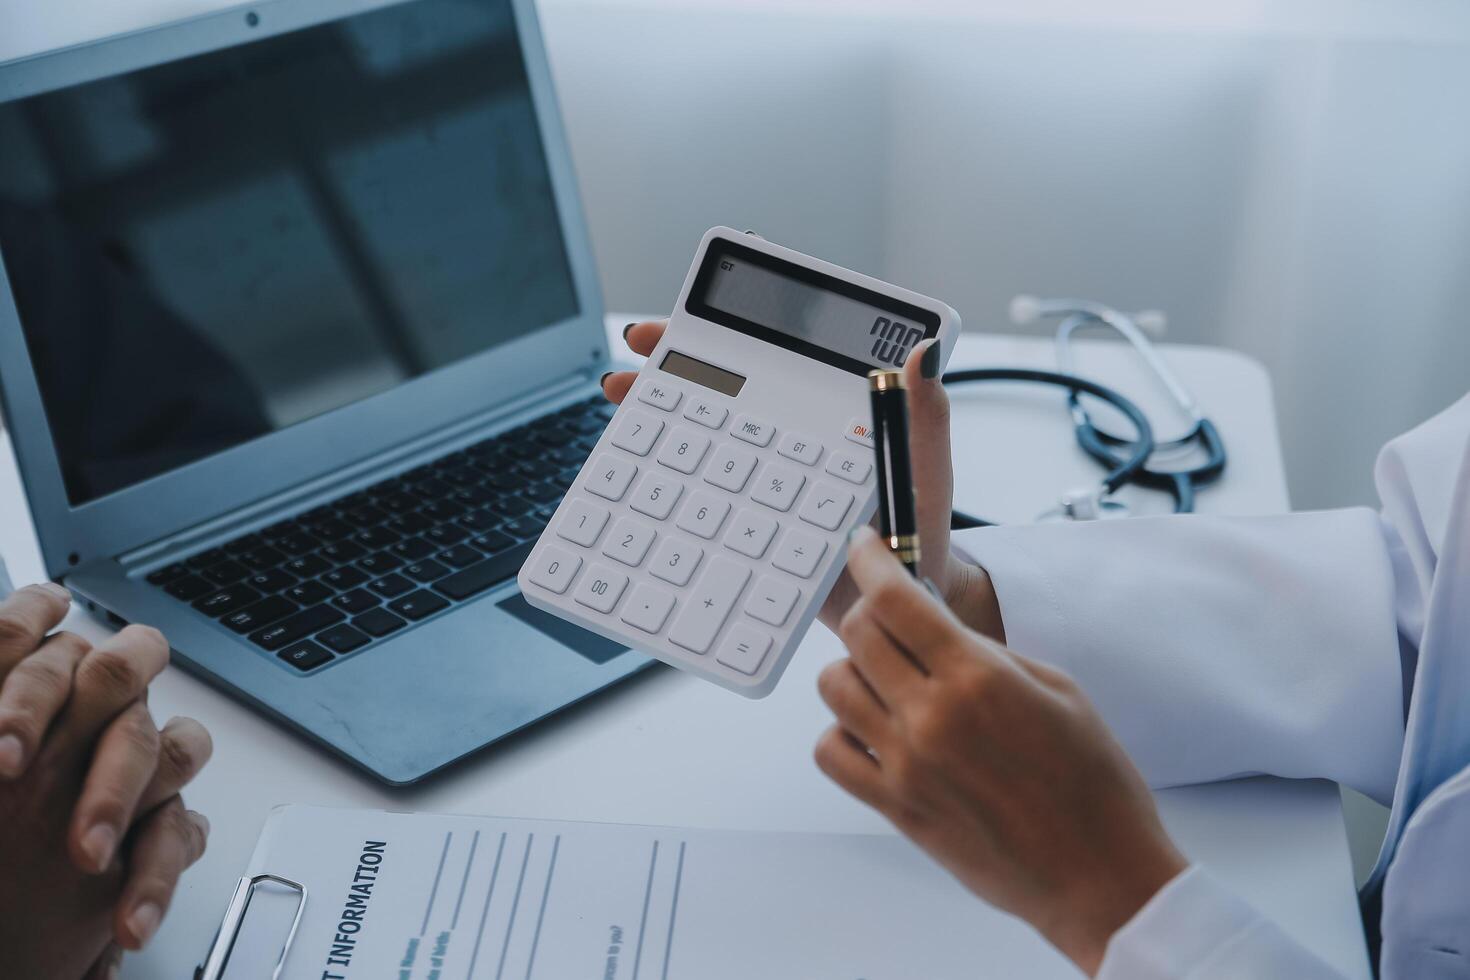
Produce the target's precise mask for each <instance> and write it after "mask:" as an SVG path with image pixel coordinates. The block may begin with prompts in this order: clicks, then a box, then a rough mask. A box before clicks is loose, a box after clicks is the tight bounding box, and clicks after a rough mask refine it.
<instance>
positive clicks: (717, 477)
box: [704, 442, 756, 493]
mask: <svg viewBox="0 0 1470 980" xmlns="http://www.w3.org/2000/svg"><path fill="white" fill-rule="evenodd" d="M755 463H756V455H755V453H753V452H750V451H749V450H746V449H741V448H740V447H738V446H736V445H735V444H734V443H729V442H726V443H722V444H721V445H720V447H719V448H718V449H716V450H715V454H714V456H712V457H711V458H710V461H709V465H708V466H706V467H705V468H704V480H705V482H706V483H713V484H714V485H715V486H717V487H719V488H721V489H722V490H729V491H730V492H731V493H739V492H740V491H742V490H744V489H745V483H746V481H747V480H749V479H750V474H751V473H753V472H754V471H755Z"/></svg>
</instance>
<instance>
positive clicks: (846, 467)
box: [827, 453, 873, 483]
mask: <svg viewBox="0 0 1470 980" xmlns="http://www.w3.org/2000/svg"><path fill="white" fill-rule="evenodd" d="M872 471H873V457H872V456H871V455H869V456H866V457H864V456H849V455H848V454H847V453H833V454H832V455H831V456H828V457H827V472H828V473H831V474H832V475H833V476H839V477H841V478H842V479H844V480H846V481H847V482H849V483H862V482H863V481H864V480H866V479H867V478H868V474H869V473H871V472H872Z"/></svg>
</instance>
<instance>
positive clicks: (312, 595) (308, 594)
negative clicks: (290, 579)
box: [283, 582, 332, 606]
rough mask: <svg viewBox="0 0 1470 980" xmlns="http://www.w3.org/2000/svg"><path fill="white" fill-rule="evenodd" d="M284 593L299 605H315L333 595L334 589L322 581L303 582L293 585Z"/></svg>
mask: <svg viewBox="0 0 1470 980" xmlns="http://www.w3.org/2000/svg"><path fill="white" fill-rule="evenodd" d="M283 595H285V597H286V598H287V599H290V600H291V601H292V602H294V603H296V604H297V605H298V606H314V605H316V604H317V603H318V602H325V601H326V600H327V599H330V598H331V597H332V590H331V589H329V588H327V587H326V586H325V585H323V584H322V583H320V582H302V583H301V584H300V585H293V586H291V588H289V589H287V590H286V591H285V592H284V593H283Z"/></svg>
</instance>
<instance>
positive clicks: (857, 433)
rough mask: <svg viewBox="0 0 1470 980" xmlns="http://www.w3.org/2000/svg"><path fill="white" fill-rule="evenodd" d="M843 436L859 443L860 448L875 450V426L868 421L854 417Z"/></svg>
mask: <svg viewBox="0 0 1470 980" xmlns="http://www.w3.org/2000/svg"><path fill="white" fill-rule="evenodd" d="M842 434H843V435H845V436H847V438H849V439H851V440H852V441H853V442H855V443H857V444H858V445H859V446H867V447H868V448H869V449H872V448H873V426H872V425H871V424H870V423H869V422H868V421H867V420H866V419H860V418H857V417H856V416H854V417H853V418H852V419H851V420H849V421H848V423H847V428H846V429H845V430H844V431H843V433H842Z"/></svg>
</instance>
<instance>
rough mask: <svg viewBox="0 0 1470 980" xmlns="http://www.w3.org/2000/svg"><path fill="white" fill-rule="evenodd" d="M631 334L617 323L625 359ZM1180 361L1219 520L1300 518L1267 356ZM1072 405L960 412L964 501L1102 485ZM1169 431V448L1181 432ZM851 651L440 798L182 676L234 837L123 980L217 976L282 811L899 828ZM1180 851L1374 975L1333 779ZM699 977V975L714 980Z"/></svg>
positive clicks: (1025, 392) (557, 729) (1040, 961)
mask: <svg viewBox="0 0 1470 980" xmlns="http://www.w3.org/2000/svg"><path fill="white" fill-rule="evenodd" d="M625 321H626V318H609V333H610V336H611V337H612V338H613V342H614V344H615V349H621V340H620V338H619V337H618V336H617V329H616V328H617V327H620V326H621V324H622V323H623V322H625ZM1166 356H1167V357H1168V359H1169V361H1170V363H1171V364H1173V365H1174V367H1175V369H1176V370H1177V372H1178V373H1179V375H1180V376H1181V378H1182V379H1183V381H1184V383H1185V384H1186V385H1187V386H1189V387H1190V388H1192V389H1193V390H1194V392H1195V394H1196V397H1197V398H1198V400H1199V402H1200V403H1201V404H1202V405H1203V406H1204V407H1205V409H1206V410H1207V411H1208V412H1209V413H1210V414H1211V416H1212V417H1213V418H1214V419H1215V420H1216V423H1217V425H1218V426H1219V429H1220V431H1221V434H1222V435H1223V437H1224V438H1225V440H1226V442H1227V445H1228V447H1229V449H1230V451H1231V454H1232V455H1231V460H1230V466H1229V468H1228V470H1227V472H1226V474H1225V476H1224V478H1223V479H1222V480H1221V482H1220V483H1218V484H1217V485H1215V486H1214V487H1212V488H1210V489H1209V490H1207V491H1205V492H1203V494H1202V495H1201V497H1200V500H1199V508H1198V509H1199V510H1201V511H1204V512H1213V513H1234V514H1245V513H1269V512H1278V511H1282V510H1284V509H1286V506H1287V498H1286V487H1285V480H1284V477H1283V473H1282V466H1281V454H1280V448H1279V445H1278V442H1277V438H1276V426H1275V416H1274V411H1273V408H1272V402H1271V391H1270V384H1269V381H1268V380H1267V378H1266V376H1265V373H1264V372H1263V371H1262V370H1261V369H1260V367H1259V366H1258V365H1256V364H1255V363H1254V362H1252V361H1250V360H1248V359H1246V358H1244V357H1241V356H1240V355H1237V354H1234V353H1231V352H1227V351H1222V350H1215V349H1207V348H1190V347H1179V346H1169V347H1166ZM1023 364H1024V365H1033V366H1042V367H1050V366H1052V363H1051V348H1050V345H1049V343H1046V342H1044V341H1040V340H1031V339H1019V338H996V337H982V336H978V335H967V336H965V337H964V338H963V339H962V340H961V341H960V345H959V347H958V349H957V352H956V354H955V358H954V361H953V364H952V366H956V367H958V366H994V365H1023ZM1079 369H1080V370H1082V371H1083V372H1085V373H1088V374H1090V375H1091V376H1093V377H1096V378H1098V379H1100V380H1104V381H1106V382H1108V383H1111V384H1114V385H1117V386H1119V387H1121V388H1122V389H1123V390H1124V391H1125V392H1127V393H1128V394H1129V395H1130V396H1131V397H1133V398H1134V399H1135V400H1136V401H1138V402H1139V403H1140V404H1141V405H1143V407H1144V408H1145V410H1146V411H1148V412H1149V413H1150V415H1151V417H1152V418H1154V419H1156V420H1157V421H1156V423H1155V424H1156V425H1157V426H1158V427H1159V428H1160V429H1164V428H1166V427H1167V422H1166V420H1167V419H1169V418H1170V417H1171V416H1170V415H1169V412H1168V405H1167V402H1166V401H1165V400H1164V399H1163V398H1162V397H1161V395H1160V393H1159V392H1158V391H1156V390H1155V389H1154V387H1153V386H1152V385H1150V384H1149V383H1148V379H1147V378H1146V377H1145V376H1143V375H1142V374H1141V373H1140V371H1139V369H1138V368H1137V366H1136V365H1135V364H1134V363H1133V362H1132V361H1131V360H1130V359H1129V358H1127V357H1126V356H1124V353H1123V352H1122V351H1121V350H1119V349H1117V348H1115V347H1113V346H1111V345H1107V344H1097V345H1089V346H1086V347H1084V348H1083V349H1082V352H1081V357H1080V363H1079ZM1060 401H1061V396H1060V394H1059V393H1054V392H1050V391H1040V392H1038V391H1034V390H1032V389H1030V388H1010V387H1009V386H1008V387H1007V390H998V389H996V388H995V387H993V386H986V387H985V388H983V389H981V388H974V389H971V390H970V391H963V392H957V393H956V395H955V398H954V406H955V410H954V430H955V444H956V466H955V470H956V486H957V488H958V492H957V494H956V499H957V504H958V506H960V507H962V508H966V509H969V510H971V511H972V512H976V513H980V514H983V515H985V516H987V517H990V518H993V519H997V520H1004V521H1017V520H1028V519H1030V518H1032V517H1033V516H1034V515H1035V514H1036V513H1038V512H1039V511H1040V510H1042V509H1044V508H1045V507H1046V506H1049V504H1050V503H1051V502H1052V501H1053V500H1054V499H1055V497H1056V496H1057V493H1058V492H1059V491H1060V490H1062V489H1064V488H1066V487H1069V486H1076V485H1085V484H1087V483H1090V482H1093V481H1095V480H1096V477H1097V472H1098V471H1097V469H1096V468H1095V467H1094V466H1093V465H1092V464H1091V463H1090V462H1088V461H1086V460H1085V459H1084V458H1083V457H1082V456H1081V454H1080V452H1079V451H1078V450H1077V449H1076V448H1075V446H1073V445H1072V444H1071V442H1070V439H1071V431H1070V428H1069V426H1068V423H1067V416H1066V414H1065V412H1064V411H1063V409H1062V407H1061V405H1060ZM1161 434H1166V433H1161ZM0 442H3V443H6V445H5V447H3V448H0V554H3V555H4V557H5V559H6V561H7V562H8V563H9V565H10V570H11V574H12V577H13V578H14V579H15V580H16V582H17V583H18V584H19V583H24V582H27V581H34V580H36V579H37V578H39V576H40V574H41V566H40V558H39V554H38V551H37V547H36V543H35V538H34V534H33V532H32V529H31V526H30V523H29V514H28V511H27V508H26V506H25V501H24V498H23V497H22V494H21V491H20V487H19V483H18V480H17V476H16V473H15V469H14V464H13V460H12V457H11V454H10V452H9V449H8V440H7V437H5V436H4V435H3V434H0ZM1129 498H1130V499H1131V500H1133V502H1134V503H1135V504H1136V507H1137V510H1138V512H1159V511H1162V510H1167V509H1168V502H1167V500H1166V499H1165V498H1163V497H1161V496H1159V495H1156V494H1149V493H1143V494H1140V495H1137V496H1135V495H1133V494H1131V493H1130V494H1129ZM67 626H68V628H70V629H73V630H76V631H78V632H80V633H82V634H84V635H87V636H89V637H91V638H94V639H95V638H99V637H101V636H103V635H105V634H106V633H107V632H108V627H107V626H106V625H105V624H103V623H102V622H100V621H99V620H98V619H96V618H95V617H93V616H91V615H89V614H87V613H85V612H82V611H77V612H74V613H73V615H72V617H71V619H70V621H69V622H68V623H67ZM840 653H841V648H840V645H839V644H838V643H837V642H836V640H835V638H834V637H833V636H832V634H830V633H829V632H828V631H827V630H825V629H824V628H822V627H820V626H817V627H814V628H813V630H812V632H811V633H810V635H809V636H808V638H807V640H806V642H805V644H804V645H803V647H802V648H801V651H800V653H799V654H798V656H797V657H796V658H795V659H794V661H793V663H792V665H791V667H790V669H789V670H788V672H787V674H786V676H785V677H784V679H783V680H782V683H781V686H780V687H779V689H778V690H777V691H776V692H775V693H774V694H773V695H772V696H771V697H769V698H768V699H766V700H764V701H758V702H748V701H746V700H744V699H742V698H738V697H735V696H733V695H730V694H729V693H727V692H725V691H723V690H720V689H718V688H716V687H714V686H712V685H709V684H705V683H702V682H700V681H697V680H694V679H692V678H689V677H686V676H683V675H681V674H678V673H676V672H674V671H672V670H663V669H658V670H655V671H651V672H649V674H648V675H645V676H643V677H641V678H636V679H634V680H632V681H631V682H629V683H626V684H624V685H622V686H621V687H620V688H618V689H615V690H613V691H611V692H609V693H607V694H605V695H604V696H601V697H599V698H596V699H593V701H592V702H591V703H589V704H586V705H585V706H583V707H581V708H579V709H576V710H573V711H571V712H568V713H566V714H564V715H562V716H560V717H558V718H555V719H552V720H550V721H548V722H545V723H542V724H540V725H538V726H535V728H534V729H533V730H531V731H530V732H529V733H526V734H524V735H521V736H518V737H516V738H513V739H511V740H510V741H508V742H505V743H502V744H501V745H499V746H496V747H494V748H492V749H489V750H487V751H485V752H482V753H481V754H480V755H478V756H476V757H474V758H472V759H470V760H468V761H466V762H464V763H461V764H460V765H458V766H455V767H453V768H452V769H451V770H450V771H448V772H447V773H444V774H441V775H439V776H437V777H435V778H432V779H430V780H429V781H427V782H426V783H425V784H423V785H420V786H416V787H412V788H409V789H401V790H393V789H389V788H386V787H383V786H380V785H377V784H375V783H373V782H370V781H368V780H367V779H366V778H364V777H363V776H362V775H360V774H359V773H358V772H356V771H355V770H351V769H349V768H347V767H346V766H345V765H344V764H342V763H339V762H337V761H335V760H333V759H332V758H330V757H328V756H327V755H326V754H325V753H323V752H322V751H320V750H318V749H316V748H314V747H313V746H311V745H308V744H306V743H305V742H304V741H302V740H300V739H299V738H297V737H295V736H293V735H290V734H288V733H287V732H285V731H284V730H282V729H280V728H278V727H276V726H275V725H274V724H272V723H270V722H268V721H266V720H264V719H262V718H260V717H258V716H257V715H255V714H253V713H252V712H250V711H249V710H247V709H246V708H244V707H243V706H241V705H239V704H237V703H236V702H234V701H232V700H231V699H230V698H228V697H226V696H225V695H224V694H221V693H220V692H218V691H216V690H213V689H211V688H209V687H207V686H205V685H204V684H203V683H202V682H200V681H198V680H196V679H195V678H193V677H190V676H189V675H187V674H185V673H183V672H182V671H179V670H168V671H166V672H165V673H164V674H163V675H162V676H161V677H159V679H158V680H157V682H156V683H155V684H154V686H153V691H152V694H151V700H150V705H151V707H152V709H153V712H154V714H155V715H156V716H157V718H158V719H159V720H160V721H163V720H165V719H167V718H169V717H171V716H172V715H175V714H187V715H190V716H192V717H195V718H198V719H199V720H201V721H202V722H203V723H204V724H205V725H206V726H208V728H209V729H210V731H211V732H212V733H213V735H214V740H215V756H214V761H213V762H212V763H211V765H210V766H209V767H208V769H206V770H205V772H204V773H203V774H201V775H200V777H199V778H198V779H197V780H196V781H195V783H194V785H193V786H191V787H190V788H189V790H188V791H187V793H186V800H187V802H188V804H189V805H190V806H192V807H194V808H196V809H199V810H201V811H203V812H205V813H206V814H207V815H208V816H209V817H210V819H211V821H212V822H213V833H212V835H211V839H210V844H209V851H208V853H207V854H206V856H205V857H204V859H203V860H202V861H201V862H200V863H199V864H198V865H197V866H196V867H195V868H194V869H193V870H191V871H190V872H189V873H188V874H187V875H186V877H185V879H184V881H183V882H182V884H181V886H180V890H179V892H178V895H177V896H176V898H175V900H174V905H173V909H172V910H171V911H170V913H169V916H168V919H167V920H166V922H165V923H164V926H163V928H162V929H161V931H160V932H159V934H158V935H157V937H155V939H154V941H153V943H152V944H151V945H150V947H149V948H148V949H147V950H145V951H144V952H143V953H141V954H139V955H136V956H131V957H129V958H128V960H127V961H126V965H125V966H124V968H123V976H124V977H129V978H135V980H142V978H149V980H169V978H186V977H189V976H191V970H192V968H193V967H194V965H195V964H196V963H197V962H198V959H199V957H200V956H201V955H202V953H203V951H204V948H205V946H206V944H207V943H208V941H209V939H210V937H211V936H212V934H213V932H214V929H215V926H216V925H217V923H218V919H219V915H220V913H221V911H222V910H223V907H224V904H225V902H226V900H227V898H228V896H229V894H230V891H231V889H232V887H233V883H234V879H235V878H236V877H237V876H238V875H239V873H240V872H241V870H242V869H243V868H244V866H245V863H246V860H247V858H248V857H249V854H250V852H251V849H252V848H253V846H254V843H255V839H256V836H257V834H258V832H259V830H260V827H261V825H262V822H263V821H264V819H265V816H266V813H267V811H268V810H269V809H270V808H271V807H272V806H274V805H275V804H278V803H287V802H298V803H314V804H321V805H330V806H358V807H379V808H388V809H394V810H432V811H441V812H453V813H475V814H496V815H503V816H517V817H545V818H560V819H573V820H603V821H619V822H631V823H645V824H673V825H689V826H700V827H722V828H741V829H771V830H800V831H856V832H881V831H885V830H887V827H886V824H885V823H884V822H883V821H882V820H881V819H880V818H879V817H878V816H877V815H875V814H874V813H872V812H871V811H869V810H867V809H866V808H864V807H863V806H861V805H860V804H858V803H856V802H854V801H853V800H851V799H849V798H847V797H846V796H844V795H843V794H842V793H840V792H839V791H838V790H836V789H835V788H834V787H833V786H832V785H831V784H830V783H829V782H828V781H827V780H826V779H825V778H824V777H823V776H822V775H821V774H820V773H819V772H818V771H817V769H816V767H815V766H814V764H813V763H812V761H811V747H812V745H813V744H814V742H815V741H816V738H817V736H818V734H819V733H820V732H821V730H822V729H823V728H824V727H825V726H826V725H827V724H828V723H829V715H828V712H827V711H826V710H825V708H824V707H823V706H822V704H821V702H820V700H819V699H818V697H817V695H816V692H815V687H814V679H815V676H816V674H817V672H818V670H820V668H821V667H822V665H824V664H825V663H827V662H828V661H829V660H832V659H833V658H835V657H837V656H839V655H840ZM1157 795H1158V800H1159V804H1160V807H1161V809H1162V811H1163V815H1164V819H1165V822H1166V823H1167V825H1168V827H1169V829H1170V831H1171V832H1172V833H1173V835H1174V836H1175V838H1176V840H1177V841H1178V842H1179V844H1180V846H1181V847H1182V848H1183V849H1184V850H1185V851H1186V852H1187V853H1188V854H1190V855H1191V856H1192V857H1193V858H1195V859H1197V860H1200V861H1203V862H1205V863H1206V864H1208V865H1209V866H1210V867H1211V868H1212V869H1213V871H1214V872H1215V873H1216V874H1217V875H1219V876H1220V877H1221V878H1222V879H1224V880H1225V881H1226V882H1228V883H1229V884H1230V885H1232V886H1233V887H1234V888H1236V890H1237V891H1239V892H1240V893H1241V894H1242V895H1244V896H1245V897H1246V898H1247V899H1249V900H1250V901H1252V902H1254V903H1255V904H1256V905H1257V906H1258V907H1260V908H1261V909H1263V910H1265V911H1266V912H1268V913H1269V914H1271V915H1274V916H1276V917H1277V918H1278V920H1279V921H1280V922H1281V923H1282V924H1283V926H1284V927H1285V928H1286V929H1287V930H1288V931H1289V932H1291V933H1292V934H1294V935H1296V936H1298V937H1299V938H1300V939H1301V940H1302V941H1303V942H1305V943H1306V944H1308V945H1309V946H1310V947H1311V948H1312V949H1314V950H1315V951H1317V952H1318V954H1319V955H1321V956H1323V957H1324V958H1326V959H1328V960H1329V961H1330V962H1332V963H1334V964H1336V965H1337V966H1338V967H1339V968H1340V969H1341V970H1342V971H1343V972H1344V973H1345V974H1347V975H1348V976H1352V977H1367V976H1368V975H1369V971H1368V966H1367V959H1366V954H1365V951H1364V944H1363V938H1362V931H1361V927H1360V923H1359V918H1358V912H1357V907H1356V903H1355V898H1354V893H1353V881H1352V871H1351V866H1350V862H1349V852H1348V845H1347V839H1346V834H1345V831H1344V827H1343V822H1342V813H1341V809H1340V804H1339V798H1338V793H1337V789H1336V787H1335V786H1333V785H1332V784H1330V783H1326V782H1285V781H1279V780H1270V779H1255V780H1245V781H1238V782H1232V783H1224V784H1216V785H1212V786H1199V787H1188V788H1184V789H1175V790H1168V791H1163V792H1160V793H1158V794H1157ZM991 928H993V936H990V937H988V939H989V942H988V945H989V946H990V947H991V948H993V949H994V950H995V951H996V953H995V957H994V960H993V961H991V962H987V963H980V964H977V965H976V972H975V976H976V977H990V976H995V977H1002V976H1018V975H1024V976H1027V977H1036V978H1045V977H1073V976H1076V974H1075V973H1074V971H1072V970H1071V969H1070V967H1069V966H1068V965H1067V964H1066V963H1065V961H1063V960H1061V958H1060V957H1058V956H1057V955H1056V954H1055V953H1053V952H1051V951H1050V950H1049V949H1048V948H1046V947H1045V946H1044V944H1042V943H1041V942H1040V940H1038V939H1037V938H1035V936H1034V935H1032V934H1031V933H1029V931H1027V930H1026V929H1024V928H1023V927H1021V926H1020V925H1019V924H1017V923H1016V922H1015V921H1013V920H1010V919H1008V918H1006V917H1004V916H1001V915H1000V914H998V913H997V914H996V915H995V917H994V919H993V921H991ZM696 980H697V978H696Z"/></svg>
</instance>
